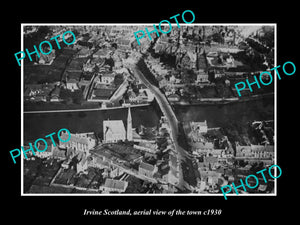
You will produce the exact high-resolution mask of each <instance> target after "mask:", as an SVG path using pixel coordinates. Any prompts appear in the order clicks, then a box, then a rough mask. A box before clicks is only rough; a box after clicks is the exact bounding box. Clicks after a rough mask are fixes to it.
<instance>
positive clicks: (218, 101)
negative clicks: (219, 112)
mask: <svg viewBox="0 0 300 225" xmlns="http://www.w3.org/2000/svg"><path fill="white" fill-rule="evenodd" d="M274 97H275V95H274V93H266V94H261V95H252V96H249V97H242V98H237V97H234V98H203V99H200V100H197V101H190V102H187V101H179V102H171V104H172V105H174V106H176V105H181V106H196V105H225V104H230V103H237V102H249V101H256V100H259V99H265V98H274Z"/></svg>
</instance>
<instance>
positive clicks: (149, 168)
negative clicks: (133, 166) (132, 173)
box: [139, 162, 157, 178]
mask: <svg viewBox="0 0 300 225" xmlns="http://www.w3.org/2000/svg"><path fill="white" fill-rule="evenodd" d="M156 172H157V166H156V165H151V164H149V163H145V162H141V163H140V165H139V175H141V176H146V177H149V178H153V175H154V174H155V173H156Z"/></svg>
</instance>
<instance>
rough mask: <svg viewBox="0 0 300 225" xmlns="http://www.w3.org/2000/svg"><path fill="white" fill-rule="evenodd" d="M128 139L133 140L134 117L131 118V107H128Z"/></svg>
mask: <svg viewBox="0 0 300 225" xmlns="http://www.w3.org/2000/svg"><path fill="white" fill-rule="evenodd" d="M127 140H128V141H132V118H131V110H130V107H128V116H127Z"/></svg>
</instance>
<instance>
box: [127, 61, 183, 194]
mask: <svg viewBox="0 0 300 225" xmlns="http://www.w3.org/2000/svg"><path fill="white" fill-rule="evenodd" d="M130 69H131V71H132V72H133V74H134V75H135V76H136V77H137V78H139V80H140V81H142V83H143V84H144V85H145V86H146V87H147V88H148V89H149V90H150V91H152V93H153V94H154V96H155V98H156V100H157V102H158V104H159V106H160V109H161V111H162V112H163V114H164V116H166V118H167V120H168V121H169V125H170V128H171V134H170V136H171V139H172V141H173V143H174V146H175V151H176V152H177V158H178V160H179V171H178V172H179V184H178V185H177V187H178V188H179V189H181V190H184V189H185V187H186V186H187V184H186V182H185V181H184V179H183V172H182V167H181V166H182V165H181V164H182V161H183V160H185V157H186V156H187V152H186V151H185V150H184V149H183V148H182V147H181V146H180V145H179V144H178V141H177V139H178V134H179V131H178V120H177V117H176V115H175V113H174V111H173V109H172V107H171V105H170V103H169V102H168V100H167V98H166V96H165V95H164V94H163V93H162V92H161V91H160V90H159V88H158V87H156V86H155V85H153V84H151V83H150V82H149V81H148V80H147V78H146V77H145V76H144V74H143V73H142V72H141V71H140V70H139V68H138V67H137V65H136V63H135V64H133V65H132V66H131V67H130Z"/></svg>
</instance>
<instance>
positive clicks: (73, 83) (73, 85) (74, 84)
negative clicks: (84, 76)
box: [66, 78, 79, 92]
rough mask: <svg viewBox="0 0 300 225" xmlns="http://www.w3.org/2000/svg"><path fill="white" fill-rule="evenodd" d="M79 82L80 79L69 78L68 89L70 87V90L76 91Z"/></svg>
mask: <svg viewBox="0 0 300 225" xmlns="http://www.w3.org/2000/svg"><path fill="white" fill-rule="evenodd" d="M77 83H78V81H77V80H75V79H73V78H71V79H68V80H67V81H66V86H67V89H68V90H71V91H72V92H73V91H75V90H78V89H79V87H78V85H77Z"/></svg>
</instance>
